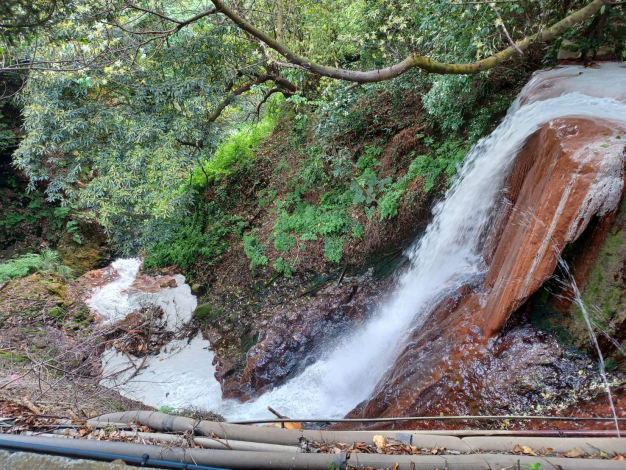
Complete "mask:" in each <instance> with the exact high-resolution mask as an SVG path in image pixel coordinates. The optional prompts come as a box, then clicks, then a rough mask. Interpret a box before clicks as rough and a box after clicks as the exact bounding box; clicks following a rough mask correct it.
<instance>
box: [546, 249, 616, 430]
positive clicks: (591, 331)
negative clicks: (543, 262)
mask: <svg viewBox="0 0 626 470" xmlns="http://www.w3.org/2000/svg"><path fill="white" fill-rule="evenodd" d="M558 259H559V266H560V267H561V269H562V270H563V272H564V273H565V275H566V277H567V286H569V287H570V288H571V289H572V291H573V293H574V299H573V300H574V302H575V303H576V305H578V308H579V309H580V311H581V312H582V314H583V318H584V319H585V325H586V326H587V332H588V333H589V340H590V342H591V344H592V346H593V347H594V349H595V350H596V354H597V355H598V371H599V372H600V376H601V377H602V381H603V382H604V388H605V389H606V394H607V397H608V400H609V405H610V407H611V412H612V413H613V419H614V420H615V431H616V432H617V437H621V436H620V431H619V421H618V419H617V412H616V411H615V405H614V404H613V395H612V394H611V386H610V385H609V380H608V379H607V377H606V367H605V366H604V356H603V355H602V351H601V350H600V345H599V344H598V338H597V337H596V334H595V332H594V328H593V326H592V325H591V320H590V319H589V313H588V312H587V307H586V306H585V303H584V302H583V300H582V297H581V296H580V290H578V285H577V284H576V280H575V279H574V276H572V273H571V272H570V270H569V266H568V265H567V263H566V262H565V261H563V259H562V258H561V257H559V258H558ZM607 336H608V335H607Z"/></svg>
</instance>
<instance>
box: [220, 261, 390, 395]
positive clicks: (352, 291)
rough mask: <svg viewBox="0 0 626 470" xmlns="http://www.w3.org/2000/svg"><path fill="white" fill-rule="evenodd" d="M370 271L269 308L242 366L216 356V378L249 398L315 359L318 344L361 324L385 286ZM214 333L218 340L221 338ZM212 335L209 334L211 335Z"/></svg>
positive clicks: (231, 392) (230, 390) (226, 388)
mask: <svg viewBox="0 0 626 470" xmlns="http://www.w3.org/2000/svg"><path fill="white" fill-rule="evenodd" d="M387 283H388V281H381V280H378V279H376V278H375V277H374V275H373V274H372V272H371V271H370V272H368V273H366V274H365V275H363V276H359V277H352V278H348V279H344V280H343V281H342V285H340V286H337V285H336V283H335V282H333V283H330V285H328V286H327V287H325V288H323V289H321V290H319V291H318V292H316V293H315V296H314V297H309V296H308V295H307V296H303V297H300V298H299V299H295V300H292V301H291V302H286V303H284V304H281V305H278V306H275V307H273V308H272V307H271V304H270V303H269V302H268V304H266V308H267V309H268V313H270V315H268V316H267V317H266V318H265V319H263V320H261V321H260V322H259V324H258V326H257V327H255V328H254V329H253V330H252V331H251V333H250V334H251V335H252V336H253V337H255V338H256V341H258V342H257V343H256V344H255V345H254V346H252V347H251V348H250V349H249V351H248V352H247V354H246V359H245V365H244V368H243V371H242V372H241V373H240V374H237V371H236V370H235V369H234V368H233V365H232V363H229V362H227V361H224V360H223V359H221V358H219V357H218V356H216V359H215V363H216V364H217V367H216V369H217V371H218V372H217V374H216V377H217V378H218V380H220V382H221V383H222V384H223V385H222V388H223V392H224V397H225V398H239V399H243V400H246V399H248V398H251V397H254V396H256V395H258V394H262V393H264V392H265V391H267V390H268V389H270V388H272V387H274V386H277V385H280V384H281V383H283V382H285V381H286V380H287V379H288V378H289V377H292V376H293V375H295V374H297V373H298V372H299V371H300V370H302V369H303V368H304V367H306V366H308V365H310V364H311V363H312V362H314V361H315V360H316V359H315V357H316V352H317V351H318V350H319V348H323V347H332V344H329V342H332V341H333V339H335V338H337V337H338V335H339V334H340V333H341V332H342V331H343V329H345V328H350V327H354V326H356V325H358V324H360V323H361V322H362V321H363V319H364V318H366V317H367V315H368V314H369V313H370V307H373V306H374V305H375V301H376V298H377V297H378V295H379V293H380V292H381V290H382V289H383V286H384V285H387ZM218 335H219V333H216V337H215V338H214V339H218V337H219V339H222V337H221V336H218ZM210 338H211V337H210V336H209V339H210Z"/></svg>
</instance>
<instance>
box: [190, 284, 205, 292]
mask: <svg viewBox="0 0 626 470" xmlns="http://www.w3.org/2000/svg"><path fill="white" fill-rule="evenodd" d="M205 292H206V287H205V286H203V285H202V284H192V286H191V293H192V294H194V295H202V294H204V293H205Z"/></svg>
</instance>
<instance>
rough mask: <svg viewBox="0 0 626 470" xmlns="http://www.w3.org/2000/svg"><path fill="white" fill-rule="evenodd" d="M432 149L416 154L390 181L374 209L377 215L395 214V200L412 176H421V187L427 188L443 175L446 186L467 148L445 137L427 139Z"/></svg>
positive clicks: (426, 190) (385, 216)
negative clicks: (422, 182) (401, 174)
mask: <svg viewBox="0 0 626 470" xmlns="http://www.w3.org/2000/svg"><path fill="white" fill-rule="evenodd" d="M427 142H428V143H429V144H430V148H431V149H432V152H431V153H430V154H429V155H418V156H417V157H415V158H414V160H413V161H412V162H411V164H410V165H409V169H408V170H407V172H406V174H405V175H404V176H402V177H401V178H399V179H398V180H397V181H396V182H395V183H393V184H392V185H390V186H389V187H388V188H387V190H386V191H385V192H384V194H383V195H382V197H381V198H380V200H379V204H378V210H379V212H380V218H381V220H382V219H391V218H393V217H395V216H396V215H398V204H399V203H400V200H401V198H402V196H403V195H404V194H405V192H406V190H407V188H408V186H409V184H411V183H412V182H413V181H415V179H416V178H422V179H423V180H424V184H423V189H424V191H425V192H429V191H431V190H432V189H433V188H434V187H435V184H436V183H437V181H439V180H440V179H441V178H443V177H446V180H445V183H446V185H447V186H449V185H450V184H451V183H452V177H453V176H454V175H455V174H456V170H457V168H458V167H459V166H460V165H461V164H462V163H463V159H464V158H465V155H466V154H467V151H468V150H469V147H468V146H464V145H463V144H462V142H461V141H460V140H456V139H449V140H444V141H443V142H442V143H439V142H434V140H433V139H428V140H427Z"/></svg>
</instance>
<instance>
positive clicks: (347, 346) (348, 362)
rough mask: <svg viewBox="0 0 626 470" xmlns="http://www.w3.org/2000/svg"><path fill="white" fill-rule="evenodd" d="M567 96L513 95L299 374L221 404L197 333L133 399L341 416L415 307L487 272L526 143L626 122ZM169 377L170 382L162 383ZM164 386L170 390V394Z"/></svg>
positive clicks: (369, 387) (261, 413)
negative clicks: (386, 270)
mask: <svg viewBox="0 0 626 470" xmlns="http://www.w3.org/2000/svg"><path fill="white" fill-rule="evenodd" d="M585 70H586V69H585ZM612 71H613V69H612V68H611V72H612ZM618 72H619V71H618ZM542 73H543V72H542ZM545 73H552V72H545ZM585 73H586V72H585ZM594 73H596V72H593V71H590V75H591V79H590V80H585V81H583V82H582V83H583V84H586V86H588V87H591V88H593V74H594ZM620 74H621V76H622V77H623V72H620ZM578 75H580V74H578ZM540 77H541V73H540V74H538V75H537V76H536V77H535V78H534V79H533V80H531V81H530V82H529V84H528V85H527V86H526V88H525V89H524V91H522V93H521V94H520V97H525V93H528V92H529V90H530V91H532V89H534V88H536V87H537V81H538V80H539V79H540ZM563 93H564V94H561V95H559V96H550V97H547V98H546V99H544V100H542V101H535V102H530V101H532V100H523V99H520V98H519V97H518V99H517V100H516V101H515V103H514V104H513V105H512V106H511V108H510V110H509V112H508V114H507V116H506V117H505V119H504V120H503V121H502V123H501V124H500V125H499V126H498V128H497V129H496V130H495V131H494V132H493V133H492V134H491V135H490V136H488V137H486V138H484V139H482V140H481V141H480V142H478V143H477V144H476V145H475V146H474V147H473V148H472V149H471V151H470V152H469V154H468V155H467V157H466V160H465V163H464V165H463V167H462V168H461V169H460V171H459V174H458V177H457V178H456V181H455V182H454V184H453V185H452V187H451V189H450V190H449V191H448V192H447V194H446V197H445V199H444V200H443V201H442V202H440V203H439V204H437V205H436V207H435V208H434V218H433V221H432V222H431V224H430V225H429V226H428V228H427V229H426V231H425V233H424V234H423V236H422V237H421V238H420V239H419V240H418V241H416V242H415V243H414V244H413V245H412V247H411V248H409V249H408V250H407V255H408V256H409V258H410V267H409V268H408V269H407V270H406V271H405V272H404V273H403V274H402V275H401V276H400V277H399V279H398V281H397V286H396V288H395V291H394V293H393V294H392V295H391V296H390V298H389V300H387V301H386V302H384V303H383V304H381V305H379V306H378V307H377V308H376V310H375V312H374V314H373V315H372V317H371V318H370V320H368V321H367V322H366V324H364V325H363V326H362V327H361V328H358V329H356V330H355V331H352V332H351V333H350V334H348V335H347V336H346V337H344V338H342V339H341V340H338V341H337V342H336V344H335V345H334V347H330V346H329V347H328V348H327V349H326V351H324V352H323V355H322V356H321V357H320V358H319V359H318V360H317V362H315V363H314V364H312V365H310V366H308V367H307V368H306V369H305V370H304V371H303V372H302V373H300V374H299V375H298V376H296V377H294V378H292V379H290V380H289V381H288V382H286V383H285V384H283V385H282V386H279V387H277V388H275V389H273V390H271V391H269V392H267V393H265V394H264V395H262V396H261V397H260V398H258V399H256V400H254V401H251V402H247V403H244V404H241V403H239V402H235V401H232V400H226V401H223V400H222V399H221V397H220V394H219V392H218V389H217V388H216V387H215V385H214V383H216V382H215V380H214V379H213V377H212V376H213V373H214V369H213V367H212V366H210V364H211V359H212V353H210V352H206V351H204V350H203V348H206V346H207V345H208V342H206V341H202V340H201V339H199V338H196V339H195V340H194V341H192V342H191V343H190V344H189V345H178V346H177V350H178V351H179V352H178V354H183V355H184V356H182V357H185V358H187V359H188V360H189V361H193V360H194V358H197V357H202V365H201V366H200V365H198V366H197V367H195V368H192V367H184V368H182V369H180V370H176V368H177V367H180V365H176V364H181V363H183V362H185V361H182V360H176V359H172V360H171V361H172V367H169V368H168V360H165V359H164V360H162V361H160V362H159V359H163V358H156V359H151V362H150V365H149V367H148V368H147V369H146V370H145V371H142V372H141V373H140V374H138V375H137V376H136V377H135V378H134V379H133V381H134V382H135V385H136V388H135V390H134V391H133V393H132V394H133V396H132V397H133V398H138V399H141V398H142V397H144V396H149V397H150V401H149V402H148V403H149V404H152V405H156V406H158V405H171V406H175V407H176V406H182V405H184V404H192V405H195V406H199V407H202V408H206V409H209V410H212V411H214V412H217V413H222V414H223V415H225V416H226V417H228V418H229V419H245V418H257V417H267V416H268V412H267V406H268V405H270V406H274V407H276V408H277V409H279V410H280V411H281V412H282V413H284V414H286V415H289V416H292V417H340V416H343V415H345V413H347V412H348V411H350V410H351V409H352V408H354V406H355V405H357V404H358V403H360V402H361V401H362V400H364V399H366V398H368V397H369V396H370V395H371V393H372V391H373V389H374V387H375V386H376V384H377V382H378V381H379V380H380V378H381V377H382V376H383V374H384V373H385V371H386V370H387V369H388V368H389V367H390V365H391V364H393V361H394V359H395V358H396V357H397V355H398V354H399V351H400V348H401V347H402V346H403V344H404V339H405V337H406V334H407V333H408V332H409V331H410V330H412V329H415V328H419V326H420V322H421V318H420V313H421V312H422V311H423V310H424V309H425V308H426V307H427V306H428V305H429V303H430V302H432V301H433V300H434V299H436V298H437V297H438V296H439V295H441V294H442V293H443V292H445V291H448V290H449V289H451V288H453V287H454V286H456V285H458V284H460V283H462V282H463V281H464V280H466V279H467V278H468V277H469V276H474V275H476V274H478V273H480V272H481V271H482V270H484V269H485V267H484V266H483V265H482V263H481V260H482V259H481V257H480V251H481V242H482V241H483V240H482V239H481V238H482V235H483V234H484V233H485V231H486V229H488V227H489V223H490V221H491V215H492V213H493V209H494V207H495V206H496V204H497V203H498V202H499V200H500V197H501V191H502V189H503V185H504V182H505V179H506V177H507V175H508V172H509V170H510V168H511V165H512V162H513V161H514V159H515V156H516V155H517V153H518V151H519V149H520V147H521V146H522V145H523V143H524V142H525V140H526V139H527V138H528V137H529V136H530V135H531V134H532V133H533V132H535V131H536V130H537V129H539V128H540V126H541V125H542V124H545V123H546V122H548V121H550V120H553V119H556V118H560V117H566V116H568V117H569V116H576V117H583V118H585V117H586V118H595V119H606V120H609V121H626V105H624V104H622V103H620V102H619V101H617V100H615V99H612V98H601V97H597V96H589V94H585V86H579V87H576V89H575V90H569V89H568V90H565V91H564V92H563ZM590 94H592V95H593V93H590ZM108 359H111V357H109V358H108ZM121 360H122V359H120V361H121ZM194 364H195V363H194ZM165 380H167V381H168V383H170V384H171V385H168V386H165V385H162V382H163V381H165ZM150 381H151V382H153V383H154V382H155V383H157V385H156V386H154V385H152V384H151V383H149V382H150ZM155 387H156V388H158V387H162V389H159V390H158V393H156V394H161V395H160V396H161V399H160V400H159V399H158V398H155V392H154V390H155ZM168 387H169V389H171V390H172V392H171V393H170V392H167V393H168V395H167V396H166V395H165V393H166V392H165V390H166V389H168Z"/></svg>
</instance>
